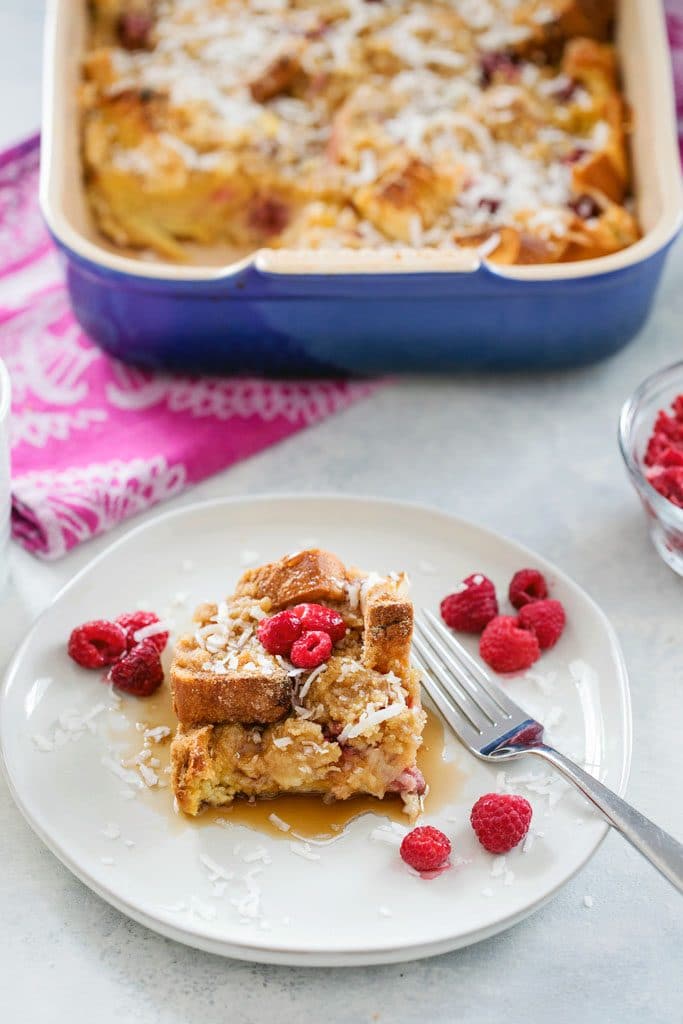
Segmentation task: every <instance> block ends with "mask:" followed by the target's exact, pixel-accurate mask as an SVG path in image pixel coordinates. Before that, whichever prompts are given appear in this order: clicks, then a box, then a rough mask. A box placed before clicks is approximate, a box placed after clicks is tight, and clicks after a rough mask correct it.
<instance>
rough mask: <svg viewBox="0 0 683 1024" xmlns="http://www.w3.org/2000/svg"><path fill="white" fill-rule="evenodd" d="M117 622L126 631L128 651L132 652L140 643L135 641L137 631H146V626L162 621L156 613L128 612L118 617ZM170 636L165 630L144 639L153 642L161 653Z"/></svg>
mask: <svg viewBox="0 0 683 1024" xmlns="http://www.w3.org/2000/svg"><path fill="white" fill-rule="evenodd" d="M115 621H116V623H117V624H118V625H119V626H120V627H121V629H123V630H124V632H125V634H126V642H127V644H128V650H129V651H130V650H131V648H133V647H135V645H136V643H137V642H138V641H137V640H136V639H135V634H136V633H137V631H138V630H139V629H144V628H145V627H146V626H153V625H155V624H156V623H157V622H159V621H160V619H159V616H158V615H155V613H154V612H126V613H125V614H124V615H117V616H116V619H115ZM168 636H169V635H168V632H167V631H166V630H163V631H162V632H160V633H154V635H153V636H149V637H145V638H144V639H145V640H151V641H152V643H153V644H154V646H155V647H156V649H157V650H158V651H159V653H161V652H162V651H163V650H164V648H165V647H166V644H167V643H168Z"/></svg>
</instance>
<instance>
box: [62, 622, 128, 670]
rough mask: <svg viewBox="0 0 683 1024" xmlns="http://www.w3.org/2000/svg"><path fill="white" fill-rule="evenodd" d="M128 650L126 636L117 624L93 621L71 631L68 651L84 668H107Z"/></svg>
mask: <svg viewBox="0 0 683 1024" xmlns="http://www.w3.org/2000/svg"><path fill="white" fill-rule="evenodd" d="M125 650H126V634H125V632H124V630H123V629H122V628H121V626H119V625H118V624H117V623H116V622H108V621H107V620H106V619H93V621H92V622H84V623H83V625H82V626H76V628H75V629H73V630H72V631H71V636H70V637H69V643H68V645H67V651H68V653H69V657H70V658H73V660H74V661H75V662H76V663H77V664H78V665H81V666H82V667H83V668H105V666H107V665H111V664H112V662H114V661H116V659H117V658H119V657H120V656H121V655H122V654H123V653H124V651H125Z"/></svg>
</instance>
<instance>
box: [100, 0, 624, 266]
mask: <svg viewBox="0 0 683 1024" xmlns="http://www.w3.org/2000/svg"><path fill="white" fill-rule="evenodd" d="M611 6H612V5H611V4H610V3H608V2H606V3H602V4H587V3H585V2H584V0H545V2H543V3H541V2H535V0H421V2H411V0H383V2H381V3H371V2H368V0H332V2H326V3H321V2H313V0H156V2H154V0H95V2H94V3H93V19H92V32H91V40H90V46H89V49H88V52H87V54H86V57H85V61H84V68H83V82H82V87H81V104H82V109H83V160H84V168H85V177H86V185H87V191H88V195H89V199H90V203H91V206H92V209H93V212H94V215H95V218H96V220H97V222H98V224H99V226H100V228H101V230H102V231H103V232H104V234H105V235H107V236H108V237H109V238H110V239H111V240H112V241H113V242H115V243H117V244H119V245H124V246H127V247H133V248H141V249H148V250H152V251H153V252H154V253H156V254H157V255H160V256H163V257H166V258H172V259H189V258H191V251H192V249H191V246H188V243H199V244H200V245H202V246H210V245H223V246H225V245H227V246H230V247H231V248H232V249H234V250H235V252H236V253H237V252H240V253H246V252H249V251H250V250H253V249H254V248H255V247H257V246H259V245H264V244H267V245H269V246H275V247H289V248H305V249H316V248H342V247H346V248H348V247H351V248H368V247H369V248H377V247H386V246H390V247H394V248H396V247H398V248H401V247H406V246H407V247H433V248H446V249H448V248H453V247H457V246H476V247H479V248H481V249H482V251H483V252H484V253H485V254H486V255H487V256H489V258H490V259H492V260H494V261H497V262H501V263H539V262H554V261H557V260H574V259H584V258H588V257H592V256H599V255H603V254H605V253H609V252H613V251H615V250H617V249H620V248H623V247H624V246H626V245H629V244H630V243H632V242H633V241H635V239H636V238H637V237H638V228H637V224H636V222H635V219H634V217H633V215H632V214H631V213H630V211H629V209H628V203H627V202H626V205H625V201H626V197H627V195H628V188H629V170H628V161H627V156H626V144H625V121H626V118H625V110H624V104H623V101H622V99H621V96H620V93H619V88H618V76H617V67H616V60H615V55H614V50H613V47H612V46H611V44H610V43H609V33H610V27H611V17H610V14H611ZM595 8H599V10H597V11H596V10H594V9H595Z"/></svg>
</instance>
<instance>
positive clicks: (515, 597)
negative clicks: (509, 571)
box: [508, 569, 548, 608]
mask: <svg viewBox="0 0 683 1024" xmlns="http://www.w3.org/2000/svg"><path fill="white" fill-rule="evenodd" d="M547 596H548V584H547V583H546V581H545V576H543V575H542V573H540V572H539V571H538V569H520V570H519V572H516V573H515V575H514V576H513V577H512V579H511V580H510V586H509V588H508V597H509V598H510V604H511V605H512V607H513V608H523V607H524V605H525V604H531V602H532V601H542V600H543V598H544V597H547Z"/></svg>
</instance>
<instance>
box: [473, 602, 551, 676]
mask: <svg viewBox="0 0 683 1024" xmlns="http://www.w3.org/2000/svg"><path fill="white" fill-rule="evenodd" d="M479 653H480V654H481V656H482V658H483V659H484V661H485V662H486V664H487V665H490V666H491V668H492V669H493V670H494V672H521V671H522V670H523V669H525V668H530V667H531V665H533V663H534V662H535V661H538V659H539V658H540V656H541V647H540V644H539V642H538V639H537V637H536V634H535V633H532V632H531V631H530V630H528V629H522V628H521V627H520V625H519V620H518V619H517V616H515V615H499V616H498V617H497V618H495V619H491V621H490V622H489V624H488V626H487V627H486V629H485V630H484V632H483V633H482V635H481V639H480V641H479Z"/></svg>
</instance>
